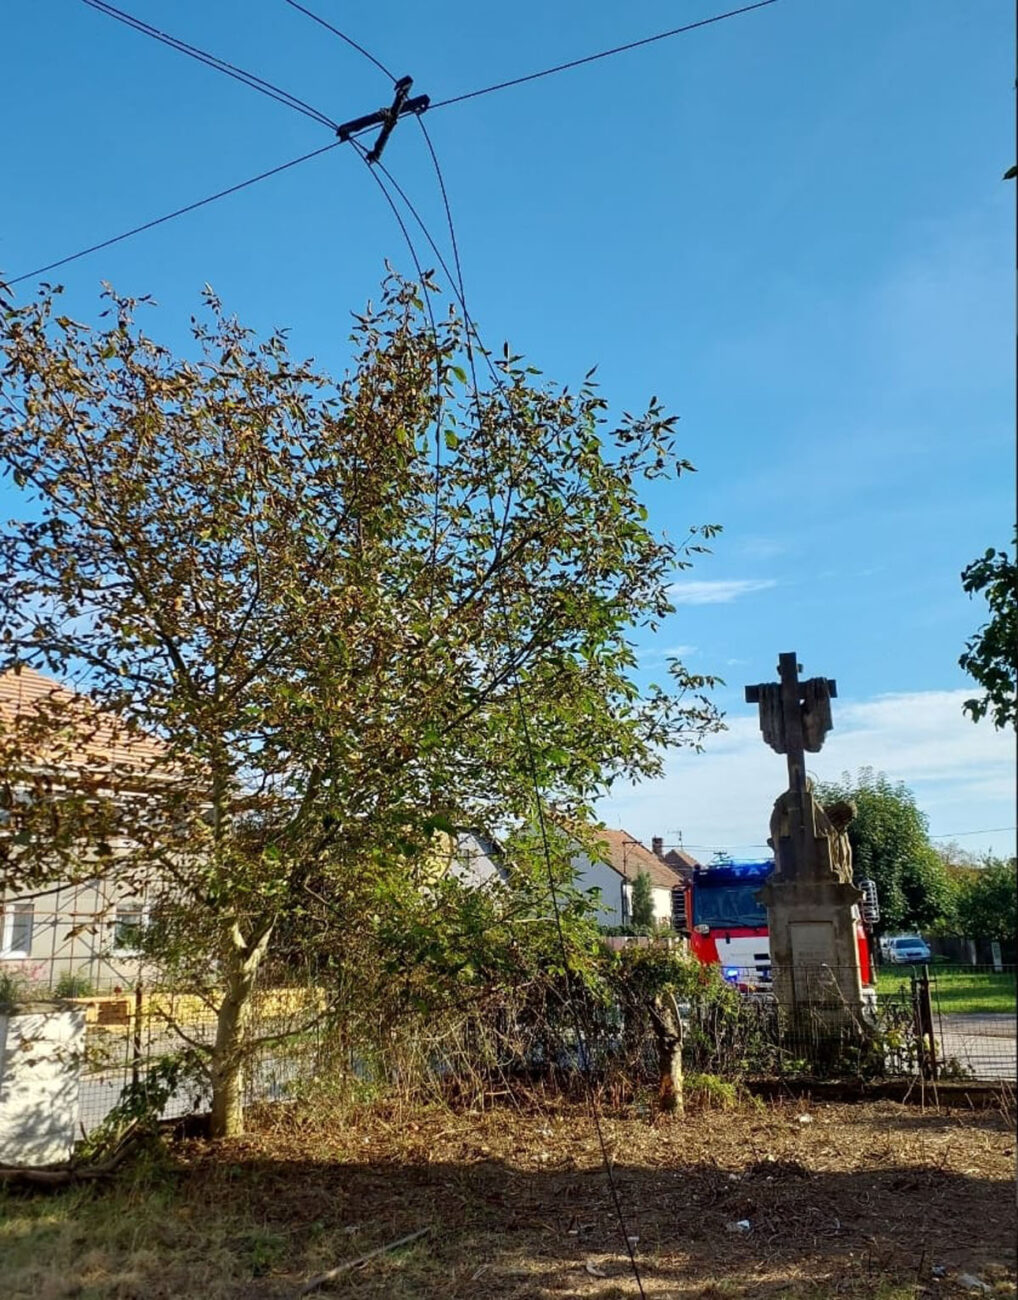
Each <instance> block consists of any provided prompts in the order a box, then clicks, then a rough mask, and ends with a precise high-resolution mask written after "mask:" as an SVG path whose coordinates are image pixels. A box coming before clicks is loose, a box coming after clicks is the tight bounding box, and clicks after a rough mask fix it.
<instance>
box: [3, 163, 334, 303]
mask: <svg viewBox="0 0 1018 1300" xmlns="http://www.w3.org/2000/svg"><path fill="white" fill-rule="evenodd" d="M340 144H342V141H341V140H333V141H332V143H331V144H324V145H322V147H321V148H320V149H312V150H311V152H310V153H305V154H301V156H300V157H299V158H291V159H290V161H289V162H285V163H280V164H279V166H278V167H270V168H269V170H268V171H265V172H259V173H258V175H257V176H250V177H248V179H247V180H246V181H239V182H238V183H237V184H236V185H230V186H228V187H227V188H226V189H225V190H219V191H218V192H217V193H215V194H209V195H208V196H207V197H206V198H204V199H197V200H196V201H195V202H194V203H188V204H185V206H184V207H182V208H177V209H176V210H175V211H173V212H167V213H166V214H165V215H164V216H162V217H156V218H155V219H154V220H153V221H146V222H144V223H143V224H142V225H140V226H135V227H134V228H133V229H132V230H125V231H124V232H123V234H120V235H114V236H113V238H112V239H103V240H101V241H100V242H99V243H98V244H90V245H89V247H88V248H82V249H79V250H78V252H76V253H70V254H69V255H68V256H67V257H60V258H57V260H56V261H55V262H47V263H46V265H45V266H39V267H37V268H36V269H35V270H34V271H26V272H25V273H24V274H23V275H17V276H15V277H14V278H13V279H12V280H7V281H6V283H7V284H20V283H21V282H22V280H31V279H33V278H34V277H35V276H37V275H44V274H45V273H46V272H47V271H53V270H55V269H56V268H57V267H58V266H66V265H67V263H68V262H76V261H77V260H78V259H79V258H80V257H87V256H88V254H89V253H96V252H98V251H99V249H101V248H110V247H111V246H112V245H113V244H119V243H120V242H121V241H122V240H124V239H130V238H131V236H132V235H139V234H141V232H142V231H143V230H151V229H152V228H153V227H154V226H161V225H162V224H163V222H164V221H172V220H173V218H174V217H182V216H183V215H184V214H185V213H186V212H194V211H196V209H198V208H203V207H205V206H206V204H209V203H215V201H216V200H217V199H223V198H226V196H227V195H228V194H236V193H237V192H238V191H239V190H245V189H247V187H248V186H249V185H257V183H258V182H259V181H264V180H268V178H269V177H270V176H278V175H279V173H280V172H285V171H288V170H289V169H290V168H291V167H296V166H298V164H300V163H303V162H308V161H309V160H310V159H311V158H317V157H318V156H319V155H320V154H323V153H328V152H329V150H330V149H335V148H337V147H338V146H339V145H340Z"/></svg>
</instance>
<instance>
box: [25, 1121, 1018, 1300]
mask: <svg viewBox="0 0 1018 1300" xmlns="http://www.w3.org/2000/svg"><path fill="white" fill-rule="evenodd" d="M601 1125H602V1131H603V1136H604V1143H605V1147H606V1150H607V1152H608V1154H609V1156H610V1159H611V1165H612V1170H613V1175H614V1184H615V1190H616V1192H617V1194H618V1199H619V1202H620V1205H621V1209H622V1214H623V1217H624V1220H625V1226H626V1232H627V1234H628V1235H629V1236H630V1237H631V1238H633V1242H632V1244H633V1249H634V1254H635V1259H636V1264H637V1266H638V1268H639V1272H640V1277H641V1281H642V1286H643V1291H644V1294H645V1295H647V1296H653V1297H655V1300H665V1297H674V1300H680V1298H681V1300H689V1298H691V1297H703V1298H704V1300H707V1298H714V1300H727V1298H729V1297H732V1298H735V1297H739V1298H741V1300H764V1298H765V1297H768V1298H769V1297H777V1296H783V1297H787V1298H789V1300H821V1298H822V1297H829V1296H830V1297H835V1296H837V1297H849V1298H850V1300H861V1298H862V1297H876V1298H877V1300H906V1297H908V1298H909V1300H915V1298H916V1297H933V1296H944V1297H954V1296H958V1295H962V1294H976V1293H979V1294H984V1295H1013V1294H1014V1293H1015V1238H1016V1227H1018V1223H1016V1201H1015V1137H1014V1131H1013V1120H1011V1119H1009V1118H1008V1117H1005V1116H1003V1115H1001V1114H1000V1113H999V1112H994V1111H987V1112H973V1111H961V1110H955V1111H947V1110H942V1111H936V1110H930V1109H926V1110H925V1111H923V1110H921V1109H920V1108H918V1107H916V1106H911V1105H909V1106H903V1105H900V1104H897V1103H893V1102H877V1103H865V1104H854V1105H849V1104H845V1105H833V1104H832V1105H823V1104H816V1105H813V1104H810V1103H807V1102H803V1101H801V1100H795V1099H791V1098H789V1099H784V1100H781V1101H772V1102H767V1103H762V1102H749V1103H746V1104H743V1105H741V1106H740V1107H739V1108H738V1109H737V1110H735V1111H708V1112H705V1113H700V1114H697V1115H693V1116H689V1117H687V1118H686V1119H685V1120H680V1119H671V1120H660V1119H658V1120H651V1119H649V1118H648V1117H643V1118H640V1117H634V1115H633V1114H632V1112H629V1113H628V1114H625V1115H623V1114H614V1115H613V1114H608V1115H605V1116H604V1117H603V1118H602V1121H601ZM739 1221H747V1222H748V1224H749V1227H748V1229H743V1230H740V1229H738V1228H735V1227H734V1226H733V1225H735V1224H738V1223H739ZM421 1228H428V1229H430V1231H429V1233H428V1235H426V1236H425V1237H423V1238H419V1239H418V1240H417V1241H416V1242H414V1243H412V1244H411V1245H410V1246H408V1247H406V1248H404V1249H402V1250H400V1251H397V1252H394V1253H390V1254H384V1255H380V1256H378V1257H376V1258H374V1259H372V1260H370V1261H369V1262H367V1263H366V1264H364V1265H363V1266H362V1267H359V1268H356V1269H352V1270H348V1271H346V1272H344V1273H343V1274H342V1275H341V1276H339V1277H338V1278H336V1279H335V1281H333V1282H332V1283H330V1284H329V1285H328V1286H327V1287H325V1288H323V1290H322V1291H321V1292H320V1294H323V1295H328V1294H343V1295H350V1296H358V1297H373V1298H374V1297H378V1298H381V1297H395V1298H397V1300H409V1298H410V1297H494V1298H496V1300H510V1298H512V1300H524V1298H525V1297H535V1298H536V1297H548V1298H549V1300H551V1298H554V1297H569V1296H582V1297H597V1298H598V1300H608V1297H625V1296H638V1295H639V1294H640V1291H639V1288H638V1285H637V1282H636V1279H635V1277H634V1273H633V1270H632V1266H631V1264H630V1261H629V1258H628V1255H627V1252H626V1247H625V1243H624V1239H623V1234H622V1231H621V1229H620V1226H619V1222H618V1216H617V1213H616V1210H615V1206H614V1204H613V1197H612V1190H611V1187H610V1185H609V1183H608V1181H607V1179H606V1176H605V1173H604V1171H603V1167H602V1163H601V1156H600V1150H599V1145H598V1139H597V1137H596V1134H595V1132H594V1130H593V1126H592V1123H591V1118H590V1114H589V1112H588V1111H586V1110H585V1109H584V1108H582V1107H574V1106H564V1105H560V1106H545V1107H541V1108H536V1107H533V1106H528V1108H526V1109H521V1108H517V1107H513V1106H509V1105H506V1106H503V1107H500V1108H499V1109H496V1110H492V1111H487V1112H484V1113H480V1114H478V1113H460V1114H456V1113H453V1112H450V1111H449V1110H446V1109H441V1108H435V1109H433V1110H427V1111H424V1112H421V1111H419V1110H418V1111H415V1112H405V1113H400V1112H399V1111H397V1110H394V1109H389V1110H379V1109H375V1110H373V1111H370V1112H365V1113H363V1114H362V1115H360V1116H359V1117H358V1118H357V1119H356V1120H355V1121H353V1122H352V1123H348V1124H346V1125H343V1126H339V1125H337V1124H334V1123H330V1122H328V1121H327V1120H325V1119H318V1120H316V1119H314V1118H312V1117H309V1116H304V1117H299V1116H297V1115H295V1114H289V1115H285V1116H284V1117H282V1118H280V1115H279V1110H278V1108H277V1111H276V1114H275V1118H274V1119H273V1121H272V1122H271V1123H269V1122H267V1121H264V1120H263V1122H262V1125H261V1126H260V1127H258V1128H257V1129H256V1131H254V1132H253V1133H252V1134H251V1135H250V1136H248V1137H245V1138H243V1139H238V1140H234V1141H229V1142H221V1143H215V1144H213V1143H207V1142H199V1141H190V1142H181V1143H178V1144H177V1145H176V1146H175V1147H174V1148H173V1150H172V1152H171V1154H170V1158H169V1159H168V1160H166V1159H157V1160H153V1159H147V1160H142V1161H141V1162H139V1163H138V1164H137V1165H136V1166H135V1167H134V1168H133V1169H131V1170H129V1171H127V1173H126V1174H125V1175H124V1177H122V1178H121V1179H120V1180H119V1181H118V1182H117V1183H116V1184H114V1185H113V1187H111V1188H109V1189H106V1190H95V1189H91V1188H89V1189H80V1190H74V1191H71V1192H64V1193H61V1194H59V1195H55V1196H54V1195H50V1196H39V1195H33V1196H30V1197H29V1196H25V1195H16V1194H8V1195H7V1196H5V1197H3V1198H2V1199H0V1295H2V1296H4V1297H11V1298H12V1300H13V1298H14V1297H22V1296H24V1297H28V1296H32V1297H40V1300H64V1298H65V1297H72V1296H74V1297H81V1298H82V1300H91V1298H93V1297H94V1298H96V1300H99V1298H102V1300H106V1298H107V1297H109V1298H116V1300H127V1298H129V1297H131V1298H133V1297H139V1298H140V1297H156V1298H159V1297H171V1296H173V1297H175V1296H188V1297H230V1298H231V1300H232V1298H235V1297H252V1300H277V1298H279V1297H290V1296H294V1297H295V1296H296V1295H298V1294H299V1293H300V1289H301V1287H302V1285H303V1284H304V1283H305V1282H306V1281H307V1280H308V1279H309V1278H310V1277H311V1276H313V1275H314V1274H316V1273H318V1272H321V1271H324V1270H326V1269H329V1268H332V1267H335V1266H336V1265H338V1264H342V1263H344V1262H345V1261H350V1260H353V1259H356V1258H357V1257H359V1256H361V1255H363V1254H365V1253H367V1252H369V1251H371V1250H372V1249H373V1248H375V1247H377V1246H381V1245H384V1244H385V1243H387V1242H390V1241H393V1240H395V1239H396V1238H399V1237H401V1236H404V1235H406V1234H408V1233H412V1232H415V1231H417V1230H418V1229H421ZM966 1274H968V1275H970V1278H969V1279H966V1278H965V1276H964V1275H966ZM973 1281H975V1282H977V1283H978V1284H977V1285H975V1286H973V1287H972V1288H971V1290H970V1285H969V1284H970V1283H971V1282H973ZM983 1288H985V1289H983Z"/></svg>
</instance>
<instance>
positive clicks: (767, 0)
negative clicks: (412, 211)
mask: <svg viewBox="0 0 1018 1300" xmlns="http://www.w3.org/2000/svg"><path fill="white" fill-rule="evenodd" d="M773 4H777V0H758V2H757V3H756V4H751V5H743V6H742V8H741V9H729V10H728V12H727V13H723V14H714V15H713V16H712V17H710V18H701V19H700V21H699V22H695V23H686V24H685V25H684V26H682V27H673V28H671V30H670V31H667V32H657V33H656V34H655V35H654V36H645V37H643V39H642V40H639V41H629V42H628V43H627V44H625V45H615V46H613V47H612V49H610V50H599V51H598V53H597V54H586V55H584V57H583V58H581V59H570V60H569V62H568V63H557V64H556V65H555V66H554V67H553V68H542V69H541V71H540V72H528V73H527V75H526V76H524V77H513V78H511V79H510V80H509V81H498V82H496V83H495V84H494V85H492V86H482V87H481V89H480V90H468V91H466V92H465V93H464V94H462V95H453V96H452V97H451V98H450V99H440V100H438V102H437V103H434V104H432V105H431V107H432V108H446V107H448V105H449V104H461V103H463V101H464V100H465V99H477V98H478V97H479V96H481V95H491V94H493V93H494V92H495V91H496V90H508V89H509V87H510V86H522V85H523V84H524V83H525V82H527V81H538V80H539V79H540V78H541V77H551V76H553V75H554V74H555V73H556V72H566V71H567V70H568V69H569V68H580V67H582V66H583V65H584V64H585V63H596V62H597V61H598V60H599V59H609V58H611V57H612V55H614V54H623V53H625V52H626V51H627V50H636V49H639V48H640V47H641V46H642V45H653V44H654V43H655V42H656V41H666V40H668V39H669V37H672V36H681V35H683V33H685V32H692V31H696V29H697V28H698V27H710V26H711V25H712V24H714V23H722V22H724V21H725V19H727V18H738V17H739V15H740V14H748V13H752V12H753V10H754V9H766V8H767V6H768V5H773Z"/></svg>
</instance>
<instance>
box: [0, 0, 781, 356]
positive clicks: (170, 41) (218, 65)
mask: <svg viewBox="0 0 1018 1300" xmlns="http://www.w3.org/2000/svg"><path fill="white" fill-rule="evenodd" d="M287 2H288V3H290V2H291V0H287ZM776 2H777V0H760V3H758V4H752V5H747V6H746V7H745V8H742V9H733V10H730V11H729V12H728V13H724V14H717V15H715V16H714V17H713V18H705V19H703V20H702V21H700V22H697V23H690V24H687V26H685V27H676V28H673V29H672V30H671V31H668V32H660V33H658V34H657V35H656V36H648V37H645V38H644V39H643V40H641V41H632V42H630V43H629V44H628V45H619V46H616V47H615V48H614V49H612V50H603V51H601V52H600V53H598V54H591V55H588V56H586V57H585V58H582V59H574V60H573V61H572V62H570V63H563V64H559V65H558V66H557V67H554V68H545V69H544V70H543V71H541V72H535V73H530V74H529V75H528V76H525V77H518V78H516V79H515V80H512V81H504V82H499V83H498V84H496V85H494V86H487V87H484V88H483V89H481V90H474V91H470V92H468V93H467V94H464V95H456V96H454V97H453V98H451V99H443V100H439V101H438V103H435V104H432V105H431V108H432V109H435V108H445V107H447V106H448V105H449V104H458V103H461V102H462V101H463V100H467V99H475V98H477V97H478V96H479V95H487V94H490V93H491V92H493V91H495V90H503V89H505V88H506V87H508V86H516V85H520V84H522V83H523V82H526V81H533V80H535V79H537V78H538V77H547V76H551V75H552V73H555V72H561V71H564V70H565V69H567V68H574V67H578V66H580V64H583V63H591V62H593V61H594V60H596V59H603V58H607V57H608V56H609V55H612V54H618V53H620V52H622V51H623V50H630V49H635V48H636V47H638V46H640V45H648V44H650V43H652V42H653V41H659V40H664V39H665V38H666V37H669V36H675V35H678V34H679V33H680V32H687V31H692V30H693V29H694V28H696V27H705V26H707V25H708V24H710V23H716V22H721V21H722V20H723V19H725V18H734V17H736V16H737V15H738V14H743V13H749V12H750V11H751V10H753V9H762V8H764V7H765V6H766V5H770V4H775V3H776ZM83 3H85V4H87V5H89V6H90V7H91V8H93V9H96V10H97V11H98V12H101V13H104V14H107V15H108V16H109V17H112V18H117V19H118V20H119V21H121V22H125V23H127V25H128V26H130V27H133V28H135V29H136V30H137V31H140V32H143V33H144V34H145V35H148V36H153V37H154V38H155V39H157V40H160V41H163V42H164V44H167V45H169V46H171V48H173V49H177V50H180V51H181V52H182V53H184V54H189V55H191V56H192V57H193V58H197V59H198V60H199V61H200V62H202V63H206V64H207V65H208V66H209V67H212V68H215V69H216V70H217V71H220V72H225V73H226V74H227V75H228V76H233V77H235V78H236V79H237V80H240V81H243V82H244V83H245V84H246V85H249V86H251V87H252V89H255V90H261V91H262V92H263V93H265V94H267V95H269V97H270V98H272V99H277V100H278V101H279V102H280V103H282V104H285V105H286V106H287V107H288V108H295V109H297V111H298V112H302V113H304V114H305V116H307V117H311V118H313V119H314V120H315V121H317V122H319V123H320V124H321V125H323V126H328V127H330V128H332V129H336V126H337V124H336V123H335V122H333V121H332V119H331V118H329V117H327V116H326V115H325V114H324V113H321V112H319V110H318V109H316V108H313V107H312V106H311V105H310V104H307V103H305V102H304V101H303V100H299V99H297V98H296V96H291V95H290V94H289V92H288V91H284V90H281V89H280V87H278V86H273V85H272V84H271V83H270V82H266V81H263V80H262V78H260V77H256V76H255V75H254V74H253V73H246V72H244V71H243V70H242V69H240V68H237V67H236V66H235V65H233V64H231V63H227V62H226V61H225V60H223V59H219V58H217V57H216V56H214V55H210V54H206V52H205V51H203V50H199V49H198V48H197V47H196V46H192V45H188V44H187V43H186V42H184V41H178V40H177V38H176V37H172V36H168V35H167V34H166V33H164V32H159V31H158V30H157V29H156V28H154V27H150V26H149V24H147V23H143V22H141V20H140V19H136V18H134V17H132V16H131V15H130V14H126V13H124V12H123V11H122V10H119V9H115V8H114V6H112V5H110V4H107V3H106V2H105V0H83ZM294 7H295V8H298V9H300V10H301V11H302V12H303V13H306V14H307V15H308V17H310V18H313V19H314V20H315V21H317V22H321V23H322V25H323V26H326V27H328V29H329V30H330V31H333V32H335V34H336V35H337V36H338V37H339V38H340V39H341V40H344V41H346V42H347V43H348V44H349V45H351V46H352V47H353V48H354V49H355V50H357V51H358V52H359V53H361V54H363V55H364V57H365V58H366V59H369V60H370V61H371V62H372V63H374V64H376V66H377V67H379V68H380V69H381V70H382V71H383V72H384V73H385V75H386V76H388V77H391V76H392V74H391V73H390V72H389V70H388V69H387V68H386V67H385V65H384V64H382V63H381V62H379V61H378V60H376V59H375V57H374V55H372V54H371V53H369V51H367V50H366V49H364V48H363V46H361V45H359V44H358V43H357V42H356V41H354V40H352V39H351V38H350V37H348V36H347V35H346V34H345V33H344V32H341V31H340V30H339V29H338V28H336V27H333V25H332V24H331V23H325V22H324V21H323V20H322V19H320V18H318V16H317V15H316V14H314V13H312V12H311V10H309V9H307V8H305V7H304V6H303V5H295V6H294ZM418 120H420V119H418ZM371 129H373V128H371ZM356 134H357V135H362V134H365V133H364V132H357V133H356ZM350 138H351V139H353V138H354V137H350ZM326 147H328V148H331V147H332V146H326ZM322 152H324V149H322V150H315V151H313V152H312V153H308V154H304V155H302V156H301V157H300V158H294V159H293V160H292V161H290V162H288V163H283V164H281V165H280V166H279V167H276V168H272V169H271V170H270V171H267V172H262V173H261V174H260V175H258V176H252V177H251V178H250V179H249V180H246V181H242V182H240V184H238V185H231V186H229V187H228V188H227V189H225V190H220V191H218V193H216V194H211V195H209V196H208V198H204V199H199V200H198V201H197V202H195V203H190V204H186V205H185V206H184V207H182V208H177V209H175V210H174V211H173V212H168V213H166V214H165V215H164V216H162V217H156V218H155V219H154V220H152V221H147V222H144V223H143V224H142V225H140V226H134V227H133V228H132V229H131V230H126V231H124V232H123V233H122V234H119V235H114V236H113V237H112V238H110V239H104V240H101V241H100V242H99V243H97V244H90V245H89V246H88V248H83V249H80V250H79V251H78V252H76V253H70V254H68V255H67V256H66V257H61V258H58V259H57V260H56V261H53V262H49V263H47V264H46V265H45V266H43V267H40V268H39V269H38V270H35V271H27V272H25V273H24V274H22V275H18V276H15V277H14V278H13V279H10V280H7V281H6V283H7V284H20V283H21V282H22V281H23V280H29V279H31V278H32V277H33V276H35V275H40V274H42V273H44V272H45V271H52V270H54V269H55V268H56V267H58V266H66V265H67V264H68V263H70V262H76V261H77V260H78V259H79V258H82V257H86V256H87V255H88V254H89V253H95V252H98V251H99V250H100V249H103V248H109V247H111V246H112V245H113V244H119V243H120V242H121V241H122V240H124V239H130V238H131V237H132V236H134V235H138V234H141V233H142V232H143V231H146V230H151V229H152V228H153V227H154V226H159V225H162V224H163V222H165V221H172V220H173V218H174V217H179V216H183V215H184V214H185V213H188V212H193V211H194V210H195V208H200V207H204V206H205V204H207V203H214V202H215V200H216V199H221V198H225V197H226V196H227V195H229V194H235V193H236V192H237V191H238V190H241V189H245V188H246V187H247V186H248V185H254V184H256V183H257V182H258V181H260V180H264V179H266V177H268V176H273V175H275V174H276V172H279V171H285V170H286V169H287V168H289V167H294V166H296V165H297V163H300V162H304V161H305V160H306V159H308V158H313V157H315V155H316V154H317V153H322ZM445 269H446V271H447V273H448V268H445ZM450 282H452V283H454V280H453V277H452V276H451V274H450ZM461 305H462V304H461ZM489 368H490V363H489Z"/></svg>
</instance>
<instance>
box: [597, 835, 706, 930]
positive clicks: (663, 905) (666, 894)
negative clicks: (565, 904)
mask: <svg viewBox="0 0 1018 1300" xmlns="http://www.w3.org/2000/svg"><path fill="white" fill-rule="evenodd" d="M572 865H573V871H574V880H575V883H576V886H577V888H579V889H581V890H584V891H588V890H591V889H596V890H597V891H598V895H597V902H598V907H597V920H598V924H599V925H603V926H617V925H628V924H630V923H631V921H632V914H633V913H632V889H633V883H634V881H635V880H636V878H637V876H640V875H646V876H648V877H649V879H650V884H651V895H652V898H653V900H654V919H655V921H656V922H657V923H658V924H661V925H671V924H672V918H673V916H674V915H675V914H676V913H675V896H674V891H675V890H676V889H679V890H681V888H682V885H683V877H682V874H681V873H680V871H679V870H677V869H676V867H674V866H672V865H671V864H670V863H669V862H668V861H667V860H666V859H665V858H663V857H661V856H659V855H658V854H656V853H654V852H652V850H650V849H648V848H647V846H646V845H645V844H643V843H641V841H640V840H638V839H637V838H636V837H635V836H634V835H630V833H629V832H628V831H625V830H613V829H611V828H608V827H599V828H598V829H597V830H595V831H593V832H591V836H590V847H589V848H588V849H578V851H577V852H576V853H575V854H574V855H573V858H572Z"/></svg>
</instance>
